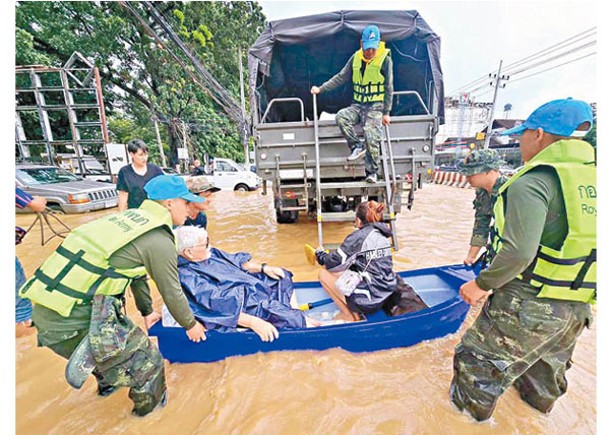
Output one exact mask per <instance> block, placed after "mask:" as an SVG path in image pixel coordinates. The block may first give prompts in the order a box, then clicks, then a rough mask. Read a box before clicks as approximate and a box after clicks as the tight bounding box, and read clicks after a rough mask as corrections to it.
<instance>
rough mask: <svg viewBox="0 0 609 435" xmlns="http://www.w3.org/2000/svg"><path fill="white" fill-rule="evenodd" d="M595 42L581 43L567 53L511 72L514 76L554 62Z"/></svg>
mask: <svg viewBox="0 0 609 435" xmlns="http://www.w3.org/2000/svg"><path fill="white" fill-rule="evenodd" d="M595 44H596V41H592V42H589V43H587V44H584V45H580V46H579V47H576V48H574V49H572V50H569V51H567V52H565V53H561V54H558V55H556V56H553V57H550V58H548V59H544V60H542V61H540V62H537V63H535V64H533V65H528V66H526V67H524V68H522V69H520V70H518V71H515V72H512V73H510V75H513V76H514V75H516V74H520V73H522V72H525V71H528V70H530V69H533V68H535V67H538V66H540V65H543V64H546V63H548V62H552V61H554V60H557V59H560V58H561V57H565V56H566V55H568V54H571V53H575V52H576V51H580V50H583V49H584V48H588V47H591V46H593V45H595Z"/></svg>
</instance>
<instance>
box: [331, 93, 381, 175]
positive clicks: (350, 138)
mask: <svg viewBox="0 0 609 435" xmlns="http://www.w3.org/2000/svg"><path fill="white" fill-rule="evenodd" d="M360 123H361V124H362V129H363V130H364V140H363V141H362V140H361V139H360V138H359V137H358V136H357V133H356V132H355V126H356V125H358V124H360ZM336 124H337V125H338V127H339V128H340V131H341V132H342V133H343V135H344V136H345V138H346V139H347V144H348V145H349V148H350V149H351V151H353V150H354V149H355V148H362V149H366V150H367V152H366V158H365V162H364V165H365V168H366V174H377V173H378V169H379V156H380V149H381V140H383V103H372V104H352V105H350V106H349V107H345V108H344V109H341V110H339V111H338V113H337V114H336Z"/></svg>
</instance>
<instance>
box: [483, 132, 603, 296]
mask: <svg viewBox="0 0 609 435" xmlns="http://www.w3.org/2000/svg"><path fill="white" fill-rule="evenodd" d="M538 166H550V167H552V168H554V169H555V171H556V174H557V175H558V178H559V180H560V184H561V188H562V193H563V198H564V201H565V210H566V213H567V223H568V233H567V236H566V238H565V241H564V242H563V244H562V246H561V248H560V250H555V249H552V248H550V247H548V246H544V245H540V246H539V248H538V251H537V255H536V257H535V259H534V260H533V262H532V263H531V264H530V265H529V266H528V267H527V269H526V270H525V271H524V272H522V274H521V275H519V276H518V278H519V279H521V280H523V281H525V282H527V283H529V284H531V285H533V286H536V287H540V291H539V293H538V295H537V297H540V298H551V299H561V300H568V301H578V302H591V303H594V301H595V300H596V164H595V157H594V149H593V148H592V146H591V145H590V144H588V143H586V142H583V141H581V140H574V139H569V140H560V141H557V142H554V143H553V144H551V145H550V146H548V147H547V148H544V149H543V150H542V151H541V152H540V153H539V154H537V155H536V156H535V157H534V158H533V159H531V161H530V162H528V163H527V164H526V165H525V166H524V167H523V168H522V169H521V170H520V171H518V172H517V173H516V174H514V176H513V177H512V178H511V179H510V180H509V181H508V182H507V183H505V184H504V185H503V187H502V188H501V189H500V190H499V196H498V198H497V202H496V204H495V208H494V215H495V224H494V225H495V227H494V228H493V231H492V234H493V240H492V242H491V243H492V249H491V251H492V252H493V253H496V252H498V251H499V250H501V247H502V235H503V230H504V227H505V204H504V200H505V198H506V196H505V195H506V191H507V189H509V187H510V185H511V184H512V183H513V182H514V181H516V180H517V179H518V178H520V177H522V176H523V175H524V174H526V173H527V172H529V171H530V170H532V169H533V168H535V167H538ZM507 198H509V196H507Z"/></svg>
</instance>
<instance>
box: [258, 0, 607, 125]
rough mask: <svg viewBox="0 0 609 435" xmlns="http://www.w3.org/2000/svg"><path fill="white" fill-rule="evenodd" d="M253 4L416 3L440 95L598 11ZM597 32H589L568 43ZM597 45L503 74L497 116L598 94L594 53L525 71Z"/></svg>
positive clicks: (276, 11)
mask: <svg viewBox="0 0 609 435" xmlns="http://www.w3.org/2000/svg"><path fill="white" fill-rule="evenodd" d="M259 4H260V5H261V6H262V9H263V11H264V13H265V15H266V17H267V19H268V20H269V21H273V20H278V19H283V18H290V17H297V16H303V15H312V14H318V13H323V12H331V11H339V10H356V9H357V10H372V9H374V10H417V11H418V12H419V14H420V15H421V16H422V17H423V19H424V20H425V21H426V22H427V24H429V26H430V27H431V28H432V29H433V30H434V32H435V33H436V34H438V35H439V36H440V38H441V40H442V48H441V64H442V70H443V73H444V91H445V94H446V95H449V94H450V93H452V92H453V91H456V90H457V89H458V88H460V87H461V86H464V85H466V84H468V83H470V82H472V81H474V80H476V79H478V78H480V77H482V76H483V75H486V74H488V73H490V72H496V70H497V67H498V66H499V61H500V60H501V59H503V65H504V66H505V65H509V64H511V63H514V62H517V61H519V60H521V59H523V58H525V57H527V56H529V55H532V54H534V53H536V52H538V51H541V50H544V49H546V48H548V47H551V46H553V45H555V44H558V43H560V42H562V41H565V40H566V39H568V38H570V37H572V36H575V35H577V34H579V33H582V32H584V31H586V30H588V29H591V28H593V27H596V25H597V22H596V16H597V12H598V13H600V12H601V11H600V9H597V5H596V2H582V1H578V2H574V1H570V2H561V1H552V2H549V1H543V2H540V1H527V2H519V1H477V2H473V1H433V0H432V1H430V0H427V1H425V2H422V1H414V2H407V1H384V0H375V1H324V2H316V1H290V2H287V1H259ZM381 32H382V29H381ZM595 39H596V37H590V38H587V39H585V40H582V42H580V43H579V44H574V45H572V46H571V48H574V47H576V46H578V45H580V44H582V43H584V42H591V41H593V40H595ZM354 48H355V47H354ZM596 50H597V47H596V46H592V47H589V48H587V49H584V50H581V51H579V52H577V53H574V54H573V55H571V56H569V57H564V58H562V59H560V60H557V61H555V62H553V63H548V64H546V65H543V66H540V67H538V68H536V69H531V70H530V71H526V72H522V73H521V74H518V75H516V76H513V77H512V78H511V81H512V83H510V81H508V82H507V84H506V87H505V89H500V90H499V94H498V97H497V106H496V107H497V109H496V112H495V114H496V116H497V115H502V114H503V107H504V105H505V104H507V103H510V104H512V111H511V113H510V118H526V117H527V116H528V115H529V114H530V112H532V111H533V110H534V109H535V108H536V107H538V106H539V105H541V104H543V103H545V102H547V101H549V100H552V99H555V98H564V97H569V96H570V97H573V98H579V99H582V100H585V101H588V102H596V101H597V97H598V92H597V87H596V85H597V83H596V78H597V74H596V65H597V55H592V56H589V57H586V58H584V59H581V60H578V61H575V62H573V63H570V64H568V65H564V66H561V67H558V68H555V69H553V70H551V71H547V72H544V73H540V74H538V75H535V76H532V77H529V78H523V77H524V76H526V75H529V74H532V73H534V72H536V71H541V70H543V69H546V68H550V67H552V66H553V65H557V64H560V63H564V62H567V61H569V60H571V59H574V58H575V57H579V56H582V55H584V54H587V53H591V52H593V51H596ZM558 53H559V52H558V51H557V52H556V53H554V54H558ZM337 72H338V71H337ZM517 79H520V80H517ZM488 89H489V92H487V93H486V94H485V95H479V96H478V101H492V98H493V92H492V89H491V88H490V86H489V88H488ZM480 92H481V91H478V94H480Z"/></svg>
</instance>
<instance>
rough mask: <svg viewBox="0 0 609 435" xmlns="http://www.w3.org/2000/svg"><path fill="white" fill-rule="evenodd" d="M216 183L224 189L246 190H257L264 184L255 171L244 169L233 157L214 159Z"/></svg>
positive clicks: (214, 178)
mask: <svg viewBox="0 0 609 435" xmlns="http://www.w3.org/2000/svg"><path fill="white" fill-rule="evenodd" d="M213 180H214V185H215V186H216V187H219V188H220V189H223V190H241V191H244V192H247V191H250V190H256V189H258V188H259V187H260V185H261V184H262V179H261V178H260V177H259V176H258V175H257V174H255V173H254V172H251V171H247V170H245V169H243V167H242V166H240V165H239V164H237V163H236V162H235V161H233V160H231V159H221V158H216V159H214V167H213Z"/></svg>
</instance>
